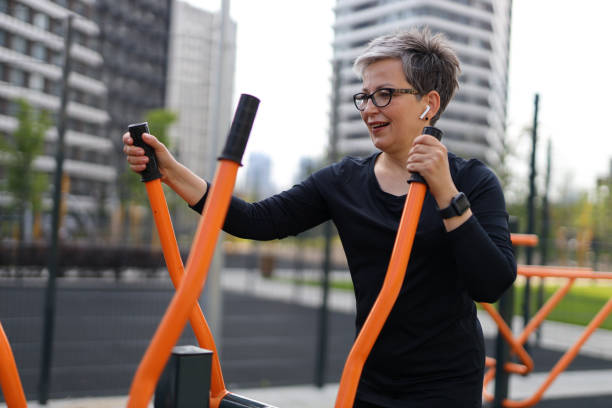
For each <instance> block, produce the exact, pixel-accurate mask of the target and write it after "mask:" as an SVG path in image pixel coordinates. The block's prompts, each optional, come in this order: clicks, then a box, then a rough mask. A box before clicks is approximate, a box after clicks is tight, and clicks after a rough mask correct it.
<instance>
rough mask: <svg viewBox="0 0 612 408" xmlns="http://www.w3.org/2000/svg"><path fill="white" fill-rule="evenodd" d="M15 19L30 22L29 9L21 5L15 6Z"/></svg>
mask: <svg viewBox="0 0 612 408" xmlns="http://www.w3.org/2000/svg"><path fill="white" fill-rule="evenodd" d="M14 10H15V17H16V18H18V19H19V20H21V21H25V22H26V23H29V22H30V9H29V8H27V7H26V6H24V5H23V4H15V8H14Z"/></svg>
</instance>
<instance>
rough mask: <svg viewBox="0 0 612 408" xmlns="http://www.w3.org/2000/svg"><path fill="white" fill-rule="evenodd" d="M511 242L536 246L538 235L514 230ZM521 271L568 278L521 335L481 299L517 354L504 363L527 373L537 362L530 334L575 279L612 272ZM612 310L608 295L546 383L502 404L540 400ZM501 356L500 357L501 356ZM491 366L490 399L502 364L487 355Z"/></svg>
mask: <svg viewBox="0 0 612 408" xmlns="http://www.w3.org/2000/svg"><path fill="white" fill-rule="evenodd" d="M512 243H513V244H514V245H515V246H535V245H537V237H536V236H535V235H527V234H512ZM517 272H518V274H519V275H521V276H525V277H540V278H565V279H567V281H566V283H565V284H564V285H562V286H561V287H560V288H559V289H557V290H556V291H555V293H554V294H553V295H552V296H551V297H550V298H549V299H548V301H546V303H544V305H543V306H542V307H541V308H540V310H539V311H538V312H537V313H536V314H535V315H534V316H533V317H532V318H531V320H530V321H529V323H528V324H527V325H526V326H525V328H524V329H523V331H522V332H521V334H520V335H519V336H518V337H516V338H515V337H514V335H513V334H512V329H511V328H510V326H509V324H508V323H507V322H506V321H505V320H504V318H503V317H502V316H501V314H500V313H499V312H498V311H497V310H496V309H495V308H494V307H493V306H492V305H491V304H488V303H481V305H482V306H483V308H484V309H485V310H486V311H487V312H488V313H489V315H491V317H492V318H493V321H494V322H495V323H496V325H497V326H498V329H499V333H500V335H501V336H502V337H503V338H504V339H505V341H506V342H507V343H508V344H509V345H510V349H511V350H512V352H513V353H514V354H516V355H517V357H518V358H519V360H520V361H521V363H520V364H518V363H512V362H505V363H504V362H502V364H501V366H502V367H503V369H504V370H505V371H506V372H507V373H512V374H521V375H527V374H529V373H530V372H531V371H532V370H533V368H534V362H533V359H532V358H531V356H530V355H529V353H527V351H526V350H525V348H524V347H523V346H524V344H525V343H526V342H527V339H528V338H529V336H530V335H531V334H532V333H533V332H534V331H535V330H536V329H537V328H538V327H540V325H541V324H542V323H543V322H544V320H545V319H546V317H547V316H548V315H549V314H550V312H551V311H552V310H553V309H554V308H555V307H556V306H557V304H559V302H560V301H561V300H562V299H563V297H564V296H565V295H566V294H567V293H568V292H569V290H570V289H571V287H572V285H573V284H574V282H575V281H576V279H612V273H611V272H593V270H592V269H591V268H572V267H559V266H532V265H519V267H518V270H517ZM611 312H612V299H609V300H608V301H607V302H606V303H605V304H604V306H602V308H601V309H600V310H599V312H598V313H597V314H596V315H595V317H594V318H593V319H592V320H591V322H590V323H589V324H588V325H587V327H586V328H585V329H584V331H583V332H582V334H581V335H580V337H579V338H578V340H576V342H575V343H574V344H573V345H572V346H571V347H570V348H569V349H568V350H567V351H566V352H565V354H563V356H562V357H561V358H560V359H559V361H558V362H557V363H556V364H555V366H554V367H553V368H552V369H551V371H550V373H549V375H548V377H547V378H546V380H545V381H544V383H543V384H542V385H541V386H540V388H538V389H537V390H536V392H535V393H534V394H533V395H532V396H531V397H529V398H526V399H524V400H521V401H515V400H510V399H507V398H504V399H503V401H501V406H503V407H508V408H526V407H531V406H534V405H535V404H537V403H538V402H539V401H540V400H541V399H542V396H543V395H544V393H545V392H546V390H547V389H548V388H549V387H550V386H551V384H552V383H553V382H554V381H555V379H556V378H557V377H558V376H559V375H560V374H561V373H562V372H563V371H564V370H565V369H566V368H567V367H568V366H569V365H570V363H571V362H572V361H573V360H574V358H575V357H576V356H577V355H578V352H579V351H580V348H581V347H582V346H583V345H584V343H586V341H587V340H588V339H589V337H590V336H591V335H592V334H593V332H594V331H595V330H596V329H597V328H598V327H599V326H600V325H601V324H602V323H603V322H604V320H605V319H606V318H607V317H608V315H610V313H611ZM498 358H499V357H498ZM486 366H487V367H488V370H487V372H486V373H485V377H484V383H483V397H484V399H485V400H487V401H489V402H491V401H493V400H494V398H495V396H494V395H492V394H491V393H490V392H488V391H487V389H486V387H487V385H488V384H489V383H490V382H491V381H492V380H493V379H494V378H495V374H496V371H497V370H498V369H499V367H500V364H498V362H497V361H496V360H495V359H493V358H490V357H487V359H486Z"/></svg>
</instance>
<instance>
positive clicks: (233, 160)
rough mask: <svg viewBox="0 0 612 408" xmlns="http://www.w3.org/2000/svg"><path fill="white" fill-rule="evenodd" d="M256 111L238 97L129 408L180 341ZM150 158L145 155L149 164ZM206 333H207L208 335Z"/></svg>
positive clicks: (145, 394) (254, 102) (145, 398)
mask: <svg viewBox="0 0 612 408" xmlns="http://www.w3.org/2000/svg"><path fill="white" fill-rule="evenodd" d="M258 106H259V99H257V98H255V97H254V96H251V95H246V94H243V95H241V97H240V101H239V103H238V107H237V109H236V114H235V115H234V120H233V122H232V126H231V128H230V132H229V135H228V138H227V140H226V144H225V148H224V149H223V152H222V154H221V156H220V157H219V165H218V167H217V171H216V173H215V177H214V180H213V183H212V185H210V186H209V192H208V199H207V200H206V205H205V207H204V211H203V213H202V217H201V218H200V222H199V225H198V229H197V232H196V235H195V239H194V242H193V244H192V247H191V251H190V253H189V258H188V260H187V268H186V274H185V277H184V278H183V279H182V281H181V282H180V285H179V287H178V289H177V291H176V293H175V295H174V297H173V299H172V301H171V303H170V305H169V307H168V310H167V311H166V314H165V315H164V317H163V319H162V321H161V323H160V325H159V327H158V328H157V331H156V333H155V335H154V337H153V340H152V341H151V344H150V345H149V348H148V349H147V351H146V352H145V355H144V357H143V359H142V361H141V363H140V365H139V367H138V370H137V371H136V375H135V376H134V380H133V382H132V386H131V388H130V395H129V399H128V407H130V408H131V407H134V408H145V407H146V406H147V404H148V403H149V401H150V400H151V396H152V395H153V391H154V389H155V385H156V383H157V380H158V379H159V376H160V375H161V372H162V370H163V368H164V366H165V364H166V362H167V360H168V358H169V356H170V353H171V351H172V347H173V346H174V345H175V344H176V342H177V340H178V338H179V337H180V334H181V332H182V330H183V328H184V326H185V324H186V322H187V319H188V317H189V313H190V312H192V311H193V310H194V305H195V304H196V302H197V298H198V296H199V294H200V292H201V290H202V288H203V286H204V282H205V281H206V275H207V272H208V267H209V266H210V262H211V259H212V256H213V253H214V247H215V244H216V242H217V238H218V236H219V232H220V230H221V227H222V225H223V221H224V219H225V215H226V213H227V208H228V206H229V201H230V199H231V195H232V191H233V189H234V184H235V181H236V174H237V171H238V167H239V166H240V162H241V161H242V156H243V154H244V150H245V148H246V143H247V141H248V137H249V133H250V131H251V127H252V125H253V121H254V119H255V114H256V112H257V107H258ZM145 152H146V148H145ZM147 155H148V152H147ZM153 156H154V154H153ZM151 157H152V156H149V159H150V160H151ZM153 161H154V160H153ZM156 195H159V194H156ZM170 229H171V227H170ZM162 231H166V230H165V229H164V230H162ZM160 232H161V231H160ZM171 246H173V245H171ZM208 332H209V333H210V331H209V330H208ZM211 339H212V337H211ZM215 354H216V353H215ZM217 371H218V372H217V373H216V374H217V375H218V378H221V379H222V377H221V372H220V369H219V370H217ZM213 374H215V372H213ZM218 380H219V379H217V380H216V381H218ZM211 381H214V380H211ZM221 381H222V380H221ZM218 388H222V389H221V390H218V389H217V390H216V391H217V392H218V394H219V395H211V407H215V406H218V404H219V401H220V400H222V399H223V398H224V397H225V395H226V394H227V390H225V387H224V386H223V387H221V385H219V386H218ZM211 391H212V389H211Z"/></svg>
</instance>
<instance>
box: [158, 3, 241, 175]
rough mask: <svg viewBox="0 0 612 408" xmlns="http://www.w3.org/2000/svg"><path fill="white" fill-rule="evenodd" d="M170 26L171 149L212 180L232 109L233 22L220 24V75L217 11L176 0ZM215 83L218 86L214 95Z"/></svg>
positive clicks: (234, 45) (168, 90) (168, 101)
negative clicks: (220, 69) (218, 92)
mask: <svg viewBox="0 0 612 408" xmlns="http://www.w3.org/2000/svg"><path fill="white" fill-rule="evenodd" d="M171 27H172V29H171V37H170V54H169V71H168V88H167V92H168V94H167V101H166V102H167V103H166V106H167V108H168V109H170V110H172V111H174V112H176V113H177V114H178V120H177V122H176V123H175V124H174V125H173V126H172V127H171V129H170V137H171V139H172V145H173V150H174V151H176V154H177V156H178V157H179V159H180V160H181V162H182V163H183V164H185V165H186V166H187V167H189V168H190V169H191V170H192V171H193V172H195V173H196V174H198V175H199V176H201V177H206V178H211V177H212V175H213V174H212V173H213V170H214V167H215V163H216V158H217V156H218V154H219V153H220V152H221V149H222V147H223V143H224V141H225V136H226V135H227V130H228V129H229V125H230V122H231V119H232V113H233V112H232V103H233V94H234V71H235V65H236V24H235V23H234V22H232V21H230V22H229V24H228V25H227V27H225V41H224V42H225V44H224V50H223V73H222V74H223V75H221V76H219V72H218V69H217V67H218V61H219V58H218V55H219V37H220V27H221V15H220V13H210V12H208V11H205V10H202V9H200V8H197V7H194V6H192V5H189V4H187V3H184V2H182V1H177V2H176V3H175V8H174V11H173V13H172V24H171ZM219 78H221V83H220V84H218V82H219ZM217 84H218V85H219V86H220V87H221V89H222V92H221V96H220V97H219V98H218V97H217V95H216V92H215V87H216V85H217ZM215 131H216V133H217V134H216V135H213V134H212V133H213V132H215ZM211 158H213V160H214V163H211V162H210V159H211Z"/></svg>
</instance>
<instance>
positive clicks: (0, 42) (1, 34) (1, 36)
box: [0, 30, 8, 47]
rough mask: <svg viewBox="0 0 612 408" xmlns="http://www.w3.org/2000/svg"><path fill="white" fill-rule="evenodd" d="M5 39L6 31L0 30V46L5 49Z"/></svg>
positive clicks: (6, 37) (6, 36)
mask: <svg viewBox="0 0 612 408" xmlns="http://www.w3.org/2000/svg"><path fill="white" fill-rule="evenodd" d="M7 39H8V35H7V34H6V31H4V30H0V46H2V47H6V43H7Z"/></svg>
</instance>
